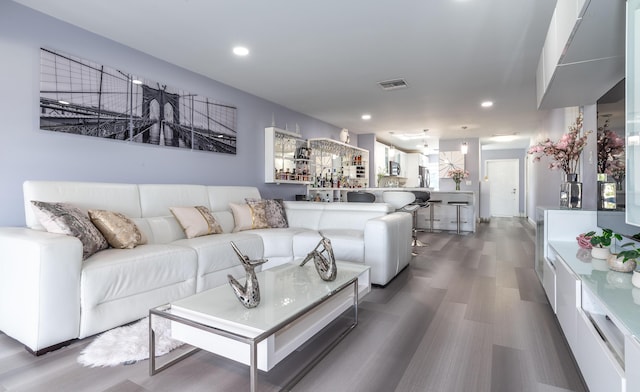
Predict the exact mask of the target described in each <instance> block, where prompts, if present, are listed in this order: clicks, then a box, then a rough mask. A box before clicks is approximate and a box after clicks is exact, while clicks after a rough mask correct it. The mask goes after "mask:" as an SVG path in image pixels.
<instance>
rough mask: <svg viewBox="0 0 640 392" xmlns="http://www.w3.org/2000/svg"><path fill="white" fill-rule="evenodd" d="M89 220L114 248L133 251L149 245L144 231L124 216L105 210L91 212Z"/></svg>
mask: <svg viewBox="0 0 640 392" xmlns="http://www.w3.org/2000/svg"><path fill="white" fill-rule="evenodd" d="M89 218H91V222H93V224H94V225H95V226H96V227H97V228H98V230H100V232H101V233H102V235H103V236H104V238H106V239H107V242H108V243H109V245H111V246H112V247H114V248H117V249H133V248H135V247H136V246H138V245H142V244H146V243H147V238H146V237H145V235H144V234H143V233H142V231H140V229H139V228H138V226H136V224H135V223H133V221H132V220H131V219H129V218H127V217H126V216H125V215H124V214H121V213H119V212H113V211H105V210H89Z"/></svg>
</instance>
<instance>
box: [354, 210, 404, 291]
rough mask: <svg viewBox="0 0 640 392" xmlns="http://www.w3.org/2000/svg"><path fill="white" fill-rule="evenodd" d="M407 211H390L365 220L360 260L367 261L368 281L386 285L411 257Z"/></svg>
mask: <svg viewBox="0 0 640 392" xmlns="http://www.w3.org/2000/svg"><path fill="white" fill-rule="evenodd" d="M411 224H412V219H411V214H409V213H406V212H394V213H391V214H387V215H384V216H381V217H378V218H373V219H370V220H368V221H367V223H366V224H365V229H364V262H365V264H367V265H370V266H371V267H372V268H371V282H372V283H374V284H379V285H386V284H387V283H389V281H390V280H391V279H393V277H395V276H396V275H397V274H398V273H399V272H400V271H401V270H402V269H403V268H404V267H406V266H407V265H408V264H409V261H411Z"/></svg>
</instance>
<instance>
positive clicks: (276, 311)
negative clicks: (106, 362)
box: [149, 262, 371, 392]
mask: <svg viewBox="0 0 640 392" xmlns="http://www.w3.org/2000/svg"><path fill="white" fill-rule="evenodd" d="M337 266H338V275H337V277H336V279H335V280H334V281H332V282H326V281H323V280H322V279H320V276H319V275H318V273H317V272H316V270H315V266H314V265H313V263H307V264H306V265H305V266H303V267H300V266H299V265H298V264H294V263H292V264H284V265H280V266H277V267H275V268H272V269H268V270H265V271H262V272H259V273H258V274H257V276H258V281H259V283H260V296H261V301H260V305H258V306H257V307H256V308H253V309H247V308H245V307H244V306H242V304H241V303H240V302H239V301H238V299H237V298H236V297H235V295H234V293H233V291H232V289H231V287H230V286H229V285H227V284H225V285H222V286H219V287H216V288H213V289H210V290H206V291H203V292H200V293H198V294H195V295H192V296H190V297H187V298H184V299H181V300H178V301H175V302H172V303H170V304H166V305H163V306H160V307H157V308H153V309H151V310H150V311H149V316H150V317H149V372H150V374H151V375H154V374H156V373H158V372H160V371H162V370H164V369H166V368H167V367H169V366H171V365H173V364H175V363H176V362H178V361H180V360H182V359H184V358H186V357H187V356H189V355H191V354H193V353H194V352H195V351H197V350H199V349H204V350H207V351H210V352H212V353H215V354H218V355H221V356H223V357H226V358H229V359H232V360H234V361H237V362H240V363H244V364H246V365H248V366H249V367H250V383H251V391H252V392H255V391H256V390H257V381H258V369H260V370H263V371H269V370H271V369H272V368H273V367H274V366H275V365H276V364H278V362H280V361H281V360H283V359H284V358H285V357H286V356H287V355H289V354H290V353H291V352H293V351H294V350H295V349H297V348H298V347H300V346H301V345H302V344H303V343H305V342H306V341H307V340H309V339H310V338H311V337H313V336H314V335H315V334H316V333H318V332H319V331H320V330H321V329H322V328H324V327H325V326H327V325H328V324H329V323H331V322H332V321H333V320H335V319H336V318H337V317H339V316H340V315H341V314H342V313H344V312H345V311H346V310H348V309H349V308H353V323H352V324H350V325H349V326H348V327H347V328H346V329H345V330H344V331H343V332H342V333H341V334H340V335H339V336H338V337H336V339H335V340H333V341H332V342H330V343H329V344H328V345H327V346H326V348H325V349H324V350H323V351H322V352H321V353H320V354H319V355H318V356H317V357H316V358H314V360H312V361H311V362H310V363H309V365H308V366H306V367H305V368H303V369H302V370H301V371H300V373H299V374H297V375H296V376H295V377H293V379H292V380H291V381H290V382H289V384H288V385H287V387H291V386H293V385H295V383H297V382H298V381H299V380H300V379H302V377H304V375H305V374H306V373H307V372H308V371H309V370H311V368H312V367H313V366H314V365H315V364H317V363H318V362H319V361H320V360H321V359H322V358H323V357H324V356H325V355H326V354H327V353H328V352H329V351H330V350H331V349H332V348H333V347H335V346H336V345H337V344H338V343H339V342H340V341H341V340H342V339H343V338H344V337H345V336H346V335H347V334H348V333H349V332H351V331H352V330H353V329H354V328H355V327H356V325H357V324H358V301H359V299H360V298H362V297H363V296H364V295H366V294H368V293H369V292H370V291H371V281H370V276H369V269H370V267H368V266H365V265H363V264H355V263H348V262H337ZM152 317H163V318H166V319H169V320H171V336H172V337H173V338H174V339H177V340H180V341H183V342H185V343H188V344H190V345H192V346H194V349H193V350H190V351H189V352H186V353H184V354H182V355H181V356H179V357H177V358H175V359H173V360H171V361H169V362H167V363H165V364H164V365H162V366H159V367H156V355H155V332H154V330H153V327H152V323H151V319H152Z"/></svg>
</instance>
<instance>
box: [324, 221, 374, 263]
mask: <svg viewBox="0 0 640 392" xmlns="http://www.w3.org/2000/svg"><path fill="white" fill-rule="evenodd" d="M320 233H322V235H323V236H325V237H327V238H328V239H330V240H331V245H333V254H334V256H335V257H336V260H342V261H352V262H354V263H364V261H365V260H364V230H353V229H325V230H321V231H320Z"/></svg>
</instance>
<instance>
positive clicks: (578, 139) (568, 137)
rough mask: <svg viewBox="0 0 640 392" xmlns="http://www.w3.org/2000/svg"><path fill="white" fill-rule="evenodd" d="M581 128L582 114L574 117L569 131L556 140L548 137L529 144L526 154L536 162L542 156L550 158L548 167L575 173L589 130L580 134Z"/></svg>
mask: <svg viewBox="0 0 640 392" xmlns="http://www.w3.org/2000/svg"><path fill="white" fill-rule="evenodd" d="M581 130H582V115H579V116H578V118H576V122H575V123H574V124H572V125H571V126H569V132H568V133H566V134H564V135H562V137H561V138H560V140H558V142H556V143H554V142H552V141H551V140H550V139H549V138H547V139H546V140H544V141H542V142H539V143H538V144H536V145H534V146H531V147H530V148H529V151H527V153H528V154H530V155H533V156H534V158H533V161H534V162H538V161H540V158H541V157H543V156H548V157H550V158H551V163H550V164H549V168H550V169H562V170H563V171H564V172H565V173H566V174H569V173H577V170H578V161H579V160H580V154H582V150H584V147H585V146H586V145H587V135H589V134H590V133H591V131H587V132H585V133H584V134H583V135H580V132H581Z"/></svg>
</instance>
